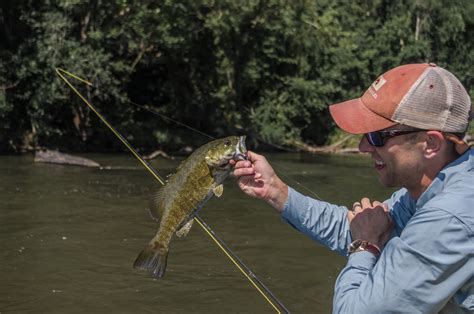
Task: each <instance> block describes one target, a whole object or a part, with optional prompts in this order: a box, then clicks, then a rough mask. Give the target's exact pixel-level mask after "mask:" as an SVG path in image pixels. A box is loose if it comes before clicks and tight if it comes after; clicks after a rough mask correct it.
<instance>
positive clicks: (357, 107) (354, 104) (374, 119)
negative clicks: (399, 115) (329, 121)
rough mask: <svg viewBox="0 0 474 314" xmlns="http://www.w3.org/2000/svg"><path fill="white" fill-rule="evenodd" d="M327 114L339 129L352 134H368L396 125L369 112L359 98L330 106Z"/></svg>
mask: <svg viewBox="0 0 474 314" xmlns="http://www.w3.org/2000/svg"><path fill="white" fill-rule="evenodd" d="M329 112H330V113H331V116H332V118H333V119H334V121H335V122H336V124H337V125H338V126H339V127H340V128H341V129H343V130H344V131H346V132H348V133H352V134H363V133H369V132H373V131H378V130H382V129H386V128H389V127H391V126H394V125H396V124H397V122H395V121H392V120H389V119H386V118H384V117H382V116H379V115H378V114H376V113H375V112H373V111H371V110H369V109H368V108H367V107H366V106H365V105H364V103H363V102H362V100H361V99H360V98H356V99H351V100H348V101H344V102H341V103H338V104H335V105H331V106H329Z"/></svg>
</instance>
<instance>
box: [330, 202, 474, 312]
mask: <svg viewBox="0 0 474 314" xmlns="http://www.w3.org/2000/svg"><path fill="white" fill-rule="evenodd" d="M469 230H470V229H469V227H468V226H466V225H464V224H463V223H462V222H461V221H459V220H458V219H457V218H456V217H454V216H453V215H451V214H450V213H447V212H445V211H443V210H440V209H436V208H429V209H426V208H423V209H420V210H419V211H417V212H416V214H415V215H414V216H413V218H412V219H411V220H410V222H409V223H408V224H407V225H406V228H405V229H404V230H403V232H402V234H401V235H400V236H399V237H394V238H392V239H391V240H390V241H389V242H388V243H387V245H386V246H385V248H384V250H383V252H382V254H381V255H380V258H379V260H378V261H377V260H376V257H375V256H374V255H372V254H371V253H369V252H358V253H354V254H352V255H351V256H350V257H349V260H348V263H347V265H346V267H345V268H344V269H343V270H342V272H341V273H340V275H339V277H338V279H337V281H336V289H335V294H334V302H333V304H334V308H333V311H334V313H394V312H397V313H400V312H403V313H434V312H438V311H439V310H440V309H442V308H443V306H444V305H445V303H446V300H448V299H450V298H451V297H452V296H453V295H454V294H455V293H456V291H457V290H458V289H459V288H460V287H461V286H463V285H464V284H466V283H467V282H468V281H469V280H472V278H473V276H474V274H473V269H474V258H473V257H474V250H473V247H474V243H473V237H472V233H471V232H470V231H469ZM440 235H442V236H440ZM470 278H471V279H470ZM407 301H408V302H407Z"/></svg>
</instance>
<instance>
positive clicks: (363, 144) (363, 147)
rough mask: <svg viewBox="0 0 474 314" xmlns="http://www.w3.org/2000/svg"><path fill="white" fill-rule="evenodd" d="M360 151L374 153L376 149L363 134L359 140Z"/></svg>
mask: <svg viewBox="0 0 474 314" xmlns="http://www.w3.org/2000/svg"><path fill="white" fill-rule="evenodd" d="M359 151H360V152H361V153H372V152H373V151H374V147H373V146H372V145H370V144H369V141H368V140H367V137H365V135H364V136H362V138H361V140H360V142H359Z"/></svg>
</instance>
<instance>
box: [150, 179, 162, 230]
mask: <svg viewBox="0 0 474 314" xmlns="http://www.w3.org/2000/svg"><path fill="white" fill-rule="evenodd" d="M164 200H165V186H163V187H161V188H159V189H158V190H157V191H156V192H155V194H154V195H153V196H152V197H151V199H150V205H149V206H150V216H151V217H152V218H153V219H154V220H156V221H158V222H159V221H160V220H161V217H162V216H163V212H164V208H165V202H164Z"/></svg>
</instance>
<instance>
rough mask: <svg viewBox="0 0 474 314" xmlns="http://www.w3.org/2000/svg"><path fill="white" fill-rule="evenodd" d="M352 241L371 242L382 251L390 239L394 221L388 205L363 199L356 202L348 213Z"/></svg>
mask: <svg viewBox="0 0 474 314" xmlns="http://www.w3.org/2000/svg"><path fill="white" fill-rule="evenodd" d="M347 218H348V219H349V223H350V230H351V234H352V239H354V240H355V239H360V240H365V241H369V242H370V243H372V244H375V245H377V246H378V247H379V248H380V250H382V248H383V247H384V245H385V243H387V241H388V240H389V239H390V234H391V233H392V229H393V221H392V218H391V217H390V214H389V213H388V208H387V205H386V204H382V203H380V202H377V201H374V202H370V200H369V199H368V198H363V199H362V200H361V201H360V202H355V203H354V205H353V206H352V210H350V211H349V212H348V213H347Z"/></svg>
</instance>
